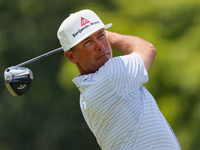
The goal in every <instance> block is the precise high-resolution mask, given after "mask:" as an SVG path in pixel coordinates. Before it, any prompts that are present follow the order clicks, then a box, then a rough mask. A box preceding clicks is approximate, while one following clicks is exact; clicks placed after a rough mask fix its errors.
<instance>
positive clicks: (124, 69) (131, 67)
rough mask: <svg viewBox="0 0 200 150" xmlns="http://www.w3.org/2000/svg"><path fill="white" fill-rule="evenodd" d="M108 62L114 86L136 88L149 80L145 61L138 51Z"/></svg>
mask: <svg viewBox="0 0 200 150" xmlns="http://www.w3.org/2000/svg"><path fill="white" fill-rule="evenodd" d="M108 63H109V70H110V77H111V81H112V83H113V84H114V86H118V87H121V88H127V87H128V88H131V89H132V90H134V89H138V88H139V87H141V86H142V85H143V84H144V83H147V82H148V80H149V77H148V73H147V70H146V68H145V65H144V62H143V60H142V58H141V56H140V55H139V54H137V53H132V54H129V55H124V56H120V57H115V58H113V59H111V60H110V61H109V62H108ZM122 90H123V89H122Z"/></svg>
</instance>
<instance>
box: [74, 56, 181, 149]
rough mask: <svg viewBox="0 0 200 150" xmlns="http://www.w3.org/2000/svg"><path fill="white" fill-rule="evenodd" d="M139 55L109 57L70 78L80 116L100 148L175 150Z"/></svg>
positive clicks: (173, 141) (167, 126)
mask: <svg viewBox="0 0 200 150" xmlns="http://www.w3.org/2000/svg"><path fill="white" fill-rule="evenodd" d="M148 79H149V78H148V73H147V71H146V69H145V66H144V63H143V60H142V58H141V57H140V55H138V54H136V53H132V54H130V55H124V56H120V57H114V58H111V59H109V60H108V61H107V62H106V63H105V64H104V65H103V66H102V67H101V68H100V69H99V70H98V71H96V72H95V73H92V74H88V75H81V76H77V77H76V78H74V79H73V82H74V83H75V84H76V86H77V87H78V89H79V91H80V107H81V111H82V113H83V116H84V118H85V120H86V122H87V124H88V126H89V128H90V129H91V131H92V132H93V134H94V136H95V137H96V139H97V142H98V144H99V146H100V148H101V149H103V150H146V149H153V150H157V149H161V150H165V149H166V150H176V149H180V146H179V143H178V140H177V138H176V136H175V134H174V133H173V131H172V129H171V127H170V126H169V124H168V122H167V121H166V119H165V118H164V116H163V115H162V113H161V112H160V110H159V108H158V106H157V103H156V101H155V99H154V98H153V96H152V95H151V94H150V93H149V91H148V90H147V89H146V88H145V87H144V86H143V84H144V83H146V82H148Z"/></svg>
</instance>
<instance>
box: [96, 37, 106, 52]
mask: <svg viewBox="0 0 200 150" xmlns="http://www.w3.org/2000/svg"><path fill="white" fill-rule="evenodd" d="M95 43H96V50H97V51H101V50H102V49H104V45H103V44H102V43H101V41H99V40H97V39H96V40H95Z"/></svg>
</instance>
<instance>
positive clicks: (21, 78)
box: [4, 66, 33, 96]
mask: <svg viewBox="0 0 200 150" xmlns="http://www.w3.org/2000/svg"><path fill="white" fill-rule="evenodd" d="M4 80H5V85H6V87H7V89H8V91H9V92H10V93H11V94H12V95H14V96H20V95H22V94H24V93H25V92H26V91H27V90H28V89H29V88H30V86H31V83H32V80H33V73H32V71H31V70H30V69H28V68H25V67H17V66H12V67H9V68H7V69H6V70H5V72H4Z"/></svg>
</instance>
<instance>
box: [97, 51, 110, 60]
mask: <svg viewBox="0 0 200 150" xmlns="http://www.w3.org/2000/svg"><path fill="white" fill-rule="evenodd" d="M107 55H108V52H107V53H103V54H101V55H99V56H98V57H97V60H98V59H101V58H103V57H105V56H107Z"/></svg>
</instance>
